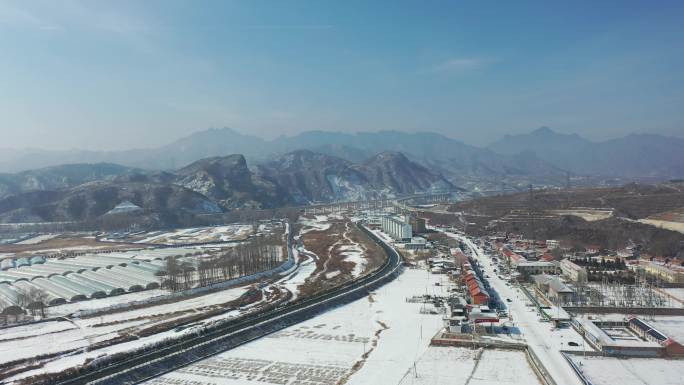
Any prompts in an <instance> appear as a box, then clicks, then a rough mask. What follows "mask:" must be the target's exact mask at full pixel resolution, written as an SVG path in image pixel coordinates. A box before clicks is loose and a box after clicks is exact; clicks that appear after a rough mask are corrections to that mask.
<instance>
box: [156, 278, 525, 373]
mask: <svg viewBox="0 0 684 385" xmlns="http://www.w3.org/2000/svg"><path fill="white" fill-rule="evenodd" d="M442 278H443V277H442V276H439V275H432V274H429V273H427V271H426V270H406V271H405V272H404V273H403V274H401V275H400V276H399V277H398V278H397V279H396V280H394V281H392V282H390V283H388V284H387V285H385V286H383V287H381V288H380V289H378V290H377V292H375V293H372V294H371V295H370V296H368V297H366V298H363V299H360V300H357V301H355V302H352V303H350V304H348V305H345V306H342V307H339V308H336V309H333V310H330V311H328V312H326V313H324V314H321V315H319V316H317V317H315V318H313V319H311V320H308V321H305V322H303V323H300V324H297V325H294V326H291V327H289V328H286V329H283V330H281V331H279V332H277V333H274V334H272V335H270V336H268V337H265V338H262V339H259V340H256V341H254V342H251V343H248V344H246V345H243V346H241V347H238V348H235V349H233V350H230V351H227V352H225V353H222V354H220V355H217V356H215V357H212V358H210V359H207V360H203V361H201V362H198V363H196V364H193V365H191V366H188V367H185V368H182V369H179V370H178V371H175V372H172V373H169V374H166V375H164V376H162V377H160V378H157V379H155V380H152V381H149V382H148V383H147V384H157V385H159V384H175V385H178V384H188V385H189V384H193V385H202V384H207V385H208V384H254V385H259V384H273V383H278V384H293V383H295V381H297V380H299V381H301V382H299V383H300V384H307V385H322V384H338V383H346V384H350V385H355V384H359V385H361V384H379V385H382V384H399V383H407V384H410V383H414V382H410V381H409V377H410V378H415V376H413V373H414V372H413V368H414V362H415V363H416V367H417V368H418V374H419V378H420V379H423V380H427V382H415V383H425V384H439V383H445V384H446V383H448V384H466V380H467V377H468V375H469V373H470V372H471V371H472V368H473V367H474V366H475V361H474V360H473V357H474V356H475V355H476V351H475V350H469V349H465V348H463V349H459V348H436V347H429V346H428V345H429V342H430V339H431V338H432V337H433V336H434V335H435V334H436V333H437V331H438V330H439V329H440V328H441V327H442V320H441V317H442V316H441V315H437V314H421V312H420V308H421V306H423V305H422V304H419V303H409V302H406V298H408V297H411V296H414V295H421V294H424V293H426V292H429V293H431V294H432V293H435V294H445V293H444V291H445V290H446V288H445V286H435V283H437V282H440V281H441V279H442ZM364 353H366V355H367V357H365V358H364ZM490 353H491V357H492V359H491V361H490V364H486V365H489V366H484V367H483V369H482V372H480V369H478V371H477V372H476V375H475V376H473V379H472V380H471V382H470V384H478V385H484V384H497V383H502V384H507V383H511V384H520V385H523V384H525V385H527V384H536V383H537V382H536V378H534V375H533V374H532V375H531V376H530V373H531V369H529V368H527V369H526V365H527V363H526V362H523V361H525V358H524V356H522V353H520V352H501V353H500V352H487V354H488V355H489V354H490ZM502 354H503V356H504V357H502V356H501V355H502ZM439 357H442V358H445V360H444V362H442V364H441V365H437V362H436V360H437V358H439ZM505 362H509V363H515V365H516V368H515V369H514V370H511V368H509V367H507V366H506V365H505V364H504V363H505ZM483 364H484V362H481V363H480V365H483ZM459 367H463V368H467V371H466V372H465V375H463V374H462V373H455V372H454V369H455V368H459ZM409 374H411V376H409ZM449 378H453V379H459V381H460V380H463V381H460V382H459V381H449V382H438V381H436V379H449ZM511 378H515V379H516V381H518V382H514V381H509V382H506V381H507V379H511ZM429 379H432V380H429ZM407 381H408V382H407ZM497 381H499V382H497Z"/></svg>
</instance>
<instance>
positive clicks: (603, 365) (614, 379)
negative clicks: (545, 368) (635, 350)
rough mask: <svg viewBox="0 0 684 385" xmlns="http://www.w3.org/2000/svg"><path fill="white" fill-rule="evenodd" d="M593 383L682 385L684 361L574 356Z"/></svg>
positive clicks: (612, 384)
mask: <svg viewBox="0 0 684 385" xmlns="http://www.w3.org/2000/svg"><path fill="white" fill-rule="evenodd" d="M571 358H572V360H573V361H574V362H575V364H577V365H579V363H580V362H581V363H582V365H581V366H580V368H581V369H582V372H583V373H584V375H585V376H586V377H587V379H588V380H589V381H591V382H592V383H593V385H681V384H683V383H684V360H665V359H659V358H628V359H620V358H611V357H581V356H572V357H571Z"/></svg>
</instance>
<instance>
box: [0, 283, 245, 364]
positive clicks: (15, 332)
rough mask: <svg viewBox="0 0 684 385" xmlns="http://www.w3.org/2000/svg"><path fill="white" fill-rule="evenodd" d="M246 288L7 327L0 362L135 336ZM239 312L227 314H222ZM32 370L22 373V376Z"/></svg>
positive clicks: (73, 360)
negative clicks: (71, 320)
mask: <svg viewBox="0 0 684 385" xmlns="http://www.w3.org/2000/svg"><path fill="white" fill-rule="evenodd" d="M245 290H246V288H245V287H239V288H234V289H229V290H223V291H220V292H215V293H210V294H206V295H202V296H198V297H195V298H190V299H187V300H182V301H177V302H173V303H168V304H162V305H155V306H149V307H146V308H141V309H136V310H129V311H119V312H116V313H112V314H106V315H103V316H99V317H91V318H84V319H75V320H73V321H74V323H71V322H67V321H48V322H42V323H35V324H29V325H24V326H16V327H12V328H7V329H3V330H2V333H0V363H6V362H9V361H14V360H18V359H22V358H30V357H33V356H37V355H42V354H50V353H59V352H63V351H68V350H72V349H81V348H85V347H87V346H89V345H91V344H94V343H98V342H101V341H106V340H109V339H112V338H115V337H117V336H121V335H125V334H132V335H135V334H136V331H137V330H140V329H141V328H147V327H151V326H154V325H156V324H159V323H163V322H168V321H171V320H173V319H177V318H180V317H183V316H188V315H190V314H192V313H194V312H198V311H206V310H208V309H212V308H214V309H217V308H218V305H220V304H223V303H226V302H229V301H232V300H234V299H237V298H238V297H239V296H240V295H242V294H243V293H244V291H245ZM235 315H236V314H232V313H227V314H223V315H222V317H226V318H227V317H232V316H235ZM176 334H177V333H176V332H174V331H173V330H171V331H170V332H164V333H157V334H154V335H151V336H149V337H143V338H140V339H138V340H136V341H132V342H127V343H123V344H117V345H114V346H111V347H108V348H104V349H97V350H94V351H92V352H88V353H81V354H76V355H71V356H68V357H61V358H58V359H55V360H53V361H52V362H51V363H50V364H48V365H47V366H46V369H44V370H62V368H66V367H69V366H70V365H77V364H80V363H82V362H83V361H85V359H86V358H88V357H91V358H93V357H97V356H99V355H100V354H104V353H109V354H111V353H114V352H120V351H125V350H128V349H133V348H135V347H137V346H142V345H145V344H149V343H152V342H155V341H159V340H161V339H164V338H167V337H171V336H174V335H176ZM36 372H38V371H36ZM29 373H30V372H28V373H25V374H22V376H26V375H28V374H29Z"/></svg>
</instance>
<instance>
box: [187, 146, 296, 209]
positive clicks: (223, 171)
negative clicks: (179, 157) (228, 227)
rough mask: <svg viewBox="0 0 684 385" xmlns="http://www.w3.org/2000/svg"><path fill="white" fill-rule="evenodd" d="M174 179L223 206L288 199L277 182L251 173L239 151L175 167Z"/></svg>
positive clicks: (275, 204)
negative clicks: (238, 153) (178, 167)
mask: <svg viewBox="0 0 684 385" xmlns="http://www.w3.org/2000/svg"><path fill="white" fill-rule="evenodd" d="M174 183H175V184H178V185H181V186H184V187H186V188H188V189H191V190H193V191H196V192H198V193H200V194H203V195H204V196H206V197H208V198H210V199H212V200H213V201H215V202H216V203H217V204H219V205H221V206H222V207H224V208H226V209H233V208H238V207H251V208H272V207H278V206H282V205H284V204H285V203H287V202H288V201H289V199H288V197H287V193H286V192H284V191H283V190H282V189H281V188H280V186H279V185H277V184H276V183H273V182H271V181H269V180H267V179H265V178H262V177H261V176H260V175H257V174H254V173H252V172H251V171H250V170H249V168H248V167H247V161H246V160H245V157H244V156H242V155H229V156H225V157H213V158H208V159H202V160H199V161H197V162H194V163H192V164H190V165H188V166H186V167H183V168H181V169H180V170H178V171H176V178H175V180H174Z"/></svg>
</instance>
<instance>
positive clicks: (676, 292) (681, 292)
mask: <svg viewBox="0 0 684 385" xmlns="http://www.w3.org/2000/svg"><path fill="white" fill-rule="evenodd" d="M660 290H662V291H664V292H666V293H667V294H669V295H671V296H673V297H675V298H677V299H678V300H680V301H682V303H684V288H662V289H660Z"/></svg>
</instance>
